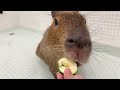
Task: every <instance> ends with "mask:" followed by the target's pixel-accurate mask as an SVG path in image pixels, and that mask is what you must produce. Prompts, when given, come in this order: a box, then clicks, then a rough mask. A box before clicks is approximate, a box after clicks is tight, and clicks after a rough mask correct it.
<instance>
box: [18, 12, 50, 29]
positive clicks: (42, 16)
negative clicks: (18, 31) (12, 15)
mask: <svg viewBox="0 0 120 90" xmlns="http://www.w3.org/2000/svg"><path fill="white" fill-rule="evenodd" d="M18 13H19V17H20V26H23V27H27V28H31V29H35V30H40V31H41V30H43V31H45V30H46V28H47V27H48V26H49V25H50V24H51V22H52V17H51V13H50V11H20V12H18Z"/></svg>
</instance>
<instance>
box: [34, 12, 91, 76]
mask: <svg viewBox="0 0 120 90" xmlns="http://www.w3.org/2000/svg"><path fill="white" fill-rule="evenodd" d="M52 17H53V19H57V20H58V22H59V24H58V26H55V21H54V20H53V22H52V25H51V26H50V27H49V28H48V29H47V31H46V32H45V34H44V37H43V39H42V40H41V42H40V44H39V45H38V47H37V50H36V54H37V56H39V57H40V58H41V59H43V60H44V61H45V63H46V64H48V66H49V68H50V71H51V72H52V73H53V75H54V76H56V72H57V71H58V67H57V62H58V60H59V59H60V58H63V57H68V58H72V57H71V56H69V55H68V53H69V52H70V51H74V52H76V53H77V54H78V56H79V59H80V60H79V61H78V60H77V59H76V62H79V64H83V63H86V62H87V61H88V59H89V56H90V53H91V49H92V44H91V39H90V35H89V32H88V29H87V25H86V21H85V18H84V17H83V16H82V15H81V14H79V12H78V11H52ZM78 36H79V41H80V42H79V44H77V45H78V47H75V46H74V47H73V48H70V47H68V46H67V45H66V40H67V38H69V37H71V38H76V37H78ZM77 40H78V39H77ZM76 58H77V57H76ZM74 59H75V58H74Z"/></svg>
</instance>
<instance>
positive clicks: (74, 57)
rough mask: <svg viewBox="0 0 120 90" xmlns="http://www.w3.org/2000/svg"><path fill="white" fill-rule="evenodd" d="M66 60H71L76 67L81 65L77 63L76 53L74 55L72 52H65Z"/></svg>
mask: <svg viewBox="0 0 120 90" xmlns="http://www.w3.org/2000/svg"><path fill="white" fill-rule="evenodd" d="M67 58H68V59H71V60H73V61H74V62H75V63H76V64H77V66H80V65H81V64H80V62H79V61H80V60H79V58H78V57H77V54H76V53H74V52H67Z"/></svg>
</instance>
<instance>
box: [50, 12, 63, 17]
mask: <svg viewBox="0 0 120 90" xmlns="http://www.w3.org/2000/svg"><path fill="white" fill-rule="evenodd" d="M61 12H62V11H51V14H52V17H53V18H55V17H56V16H57V15H59V14H60V13H61Z"/></svg>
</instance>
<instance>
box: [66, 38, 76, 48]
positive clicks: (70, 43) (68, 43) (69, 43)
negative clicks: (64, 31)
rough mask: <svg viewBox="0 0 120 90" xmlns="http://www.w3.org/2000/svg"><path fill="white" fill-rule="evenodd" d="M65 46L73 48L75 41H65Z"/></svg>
mask: <svg viewBox="0 0 120 90" xmlns="http://www.w3.org/2000/svg"><path fill="white" fill-rule="evenodd" d="M66 45H67V46H68V47H74V46H75V40H74V39H67V40H66Z"/></svg>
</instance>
